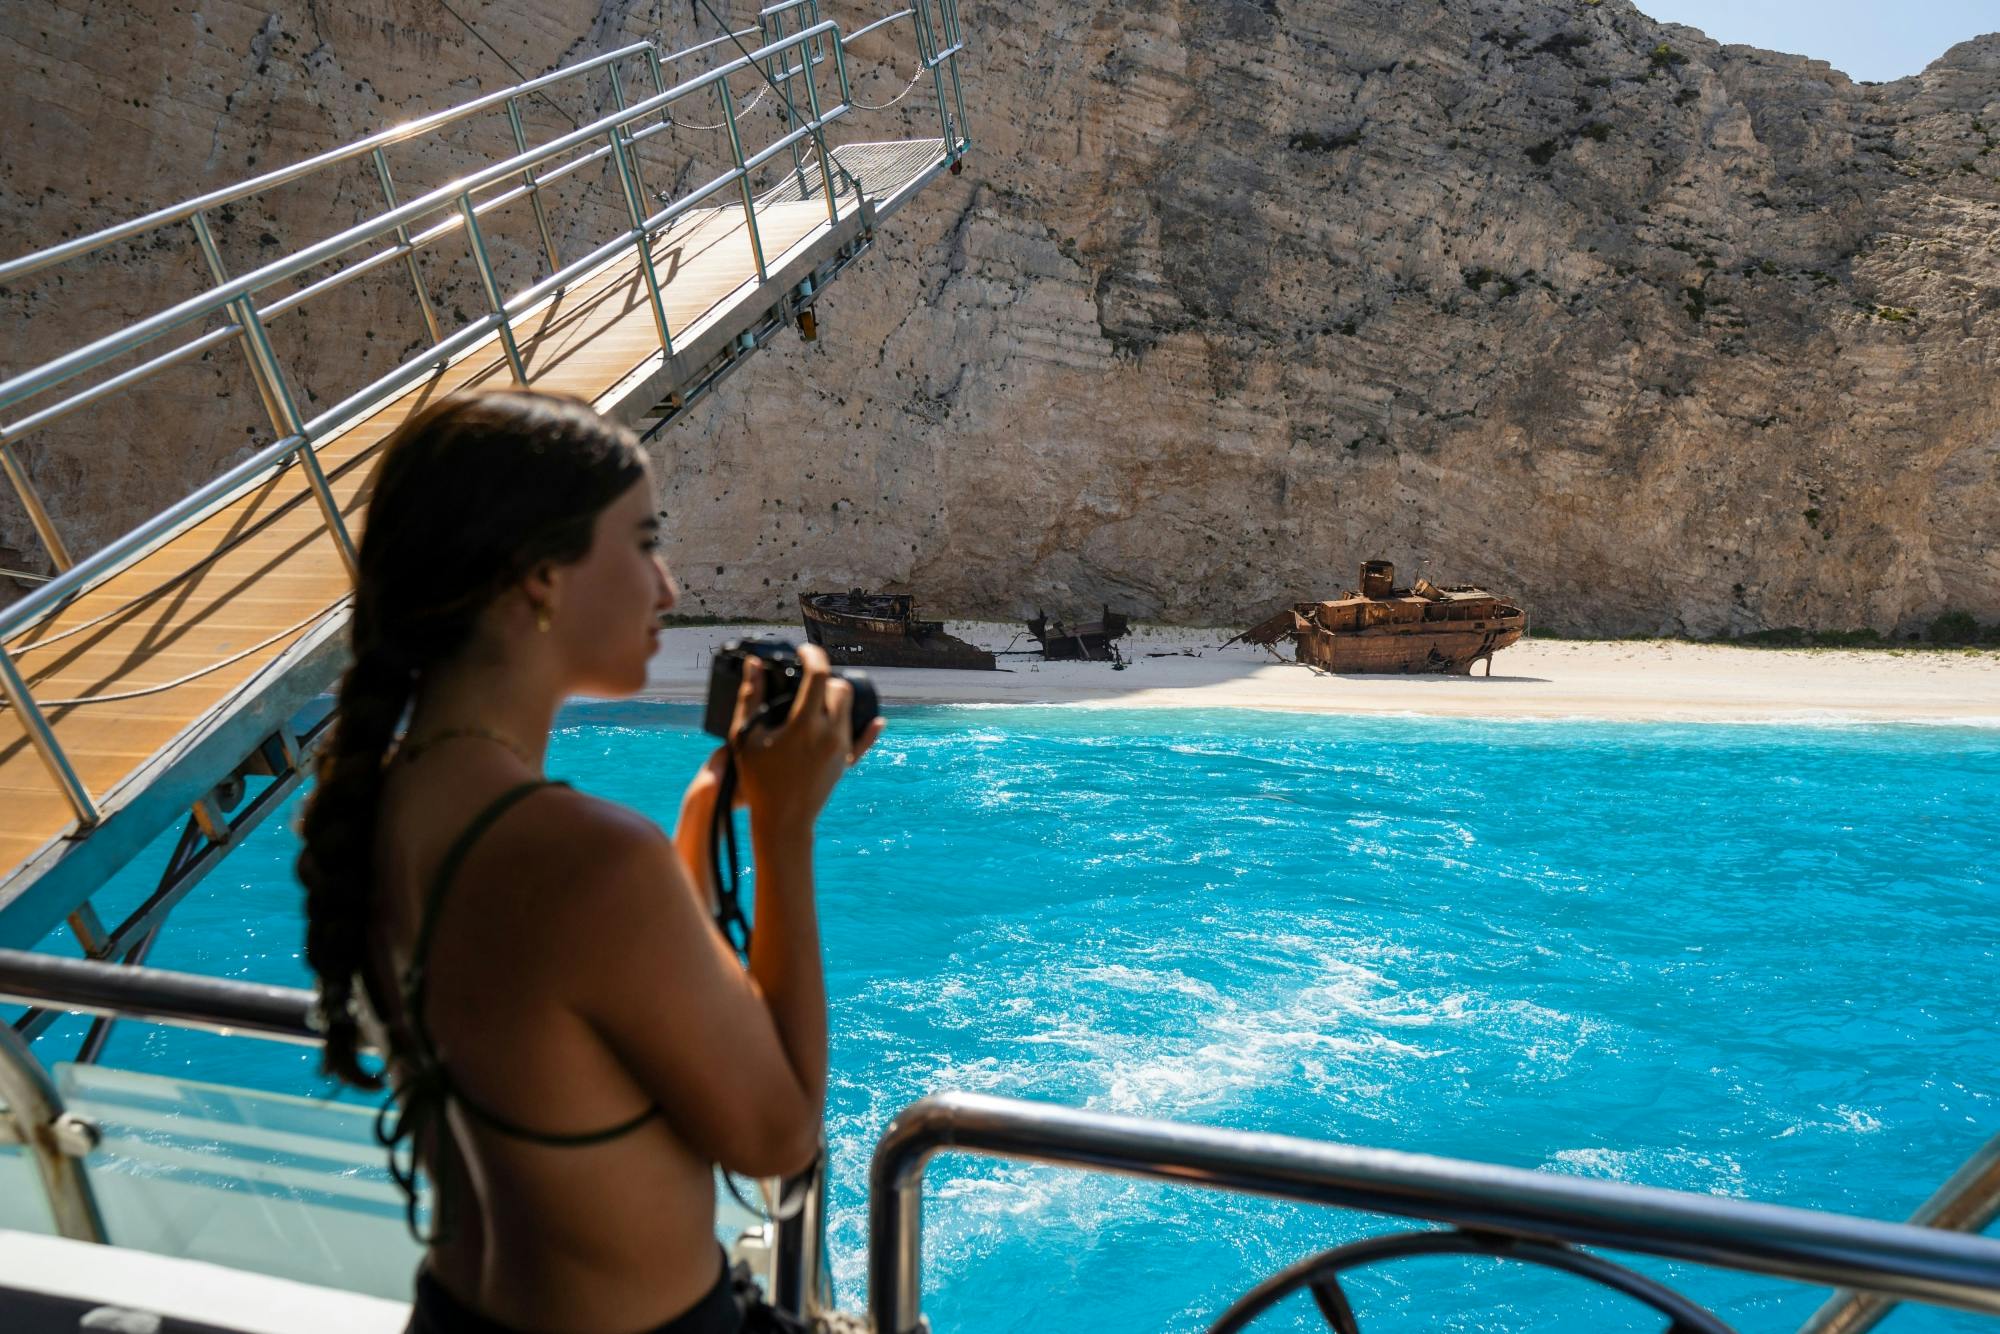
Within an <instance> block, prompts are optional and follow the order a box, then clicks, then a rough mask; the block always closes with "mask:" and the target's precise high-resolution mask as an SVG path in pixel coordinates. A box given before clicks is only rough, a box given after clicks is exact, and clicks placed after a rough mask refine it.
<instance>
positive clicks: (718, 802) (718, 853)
mask: <svg viewBox="0 0 2000 1334" xmlns="http://www.w3.org/2000/svg"><path fill="white" fill-rule="evenodd" d="M725 846H726V847H727V856H726V857H725V855H724V848H725ZM725 863H726V865H725ZM708 865H709V873H710V877H711V879H712V881H713V883H714V885H715V926H716V929H717V930H718V931H720V932H722V937H723V939H724V940H727V941H728V942H729V944H730V946H731V947H732V948H733V949H735V951H736V952H737V953H738V954H740V955H742V956H743V961H744V962H745V963H748V962H749V961H750V919H749V918H747V917H745V916H744V915H743V858H742V855H741V853H740V852H739V850H738V846H737V842H736V747H735V746H734V745H733V744H732V745H731V746H730V747H729V751H728V754H727V756H726V757H725V758H724V759H723V761H722V783H721V786H720V787H719V788H718V789H717V790H716V794H715V813H714V814H713V815H712V816H711V817H710V824H709V831H708Z"/></svg>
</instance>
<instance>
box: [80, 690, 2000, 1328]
mask: <svg viewBox="0 0 2000 1334" xmlns="http://www.w3.org/2000/svg"><path fill="white" fill-rule="evenodd" d="M894 717H895V722H894V727H893V729H892V731H891V732H890V733H889V734H888V736H887V737H886V738H885V739H884V740H883V742H882V743H881V745H880V746H879V747H878V750H877V753H876V754H875V755H873V756H871V757H870V758H869V760H868V761H867V762H866V764H864V765H863V766H862V768H861V769H859V770H858V771H857V772H856V774H855V775H854V777H853V778H852V780H851V781H850V782H849V783H848V784H847V785H846V786H845V787H843V789H842V790H841V792H840V793H839V794H838V795H837V797H836V799H835V802H834V804H833V806H832V807H831V808H830V810H829V811H828V814H827V816H826V818H825V821H824V824H823V826H822V828H823V857H822V862H821V902H822V917H823V922H824V929H825V934H826V947H827V958H828V967H829V983H830V988H831V994H832V1003H833V1008H834V1033H835V1043H834V1066H835V1075H834V1084H833V1089H832V1105H831V1109H830V1114H829V1127H828V1131H829V1137H830V1140H831V1142H832V1145H833V1154H834V1163H835V1177H834V1214H833V1220H832V1225H831V1233H832V1242H833V1246H834V1248H835V1251H836V1254H837V1256H838V1268H837V1273H838V1277H839V1283H840V1287H841V1292H842V1295H843V1297H844V1298H845V1299H846V1300H847V1301H848V1302H849V1303H858V1302H859V1301H860V1293H861V1285H862V1281H863V1278H862V1245H863V1240H864V1235H865V1233H864V1215H863V1209H862V1195H863V1181H864V1174H865V1166H866V1160H867V1155H868V1152H869V1150H870V1148H871V1147H872V1145H873V1142H874V1140H875V1138H876V1136H877V1135H878V1134H879V1133H880V1131H881V1129H882V1127H883V1125H884V1124H885V1123H886V1122H887V1120H888V1119H889V1117H890V1116H891V1115H892V1114H893V1112H894V1111H895V1110H896V1109H898V1108H900V1107H901V1106H903V1105H905V1104H906V1103H908V1102H910V1101H912V1100H914V1099H916V1098H918V1097H920V1096H922V1095H923V1094H925V1093H928V1092H931V1091H935V1090H941V1089H976V1090H983V1091H988V1092H993V1093H1001V1094H1008V1095H1012V1096H1019V1097H1028V1098H1042V1099H1048V1100H1052V1101H1060V1102H1065V1103H1075V1104H1082V1105H1085V1106H1089V1107H1093V1108H1099V1109H1104V1110H1110V1111H1119V1112H1132V1113H1140V1114H1146V1115H1154V1116H1163V1117H1173V1118H1179V1119H1185V1120H1190V1121H1198V1122H1203V1123H1208V1124H1213V1125H1225V1126H1239V1127H1245V1128H1250V1129H1257V1130H1271V1131H1283V1132H1287V1133H1293V1134H1300V1135H1310V1136H1323V1137H1327V1138H1332V1139H1339V1140H1346V1141H1352V1142H1358V1143H1364V1144H1371V1145H1379V1146H1384V1147H1394V1148H1401V1149H1410V1150H1418V1151H1424V1152H1431V1153H1441V1154H1450V1155H1458V1156H1464V1157H1472V1158H1480V1159H1487V1160H1492V1161H1497V1162H1502V1163H1509V1164H1513V1165H1517V1166H1522V1167H1528V1168H1536V1169H1542V1170H1548V1171H1556V1172H1571V1173H1578V1174H1583V1175H1589V1176H1601V1177H1610V1178H1616V1179H1620V1180H1628V1181H1637V1182H1646V1183H1650V1184H1654V1185H1661V1186H1671V1187H1677V1188H1681V1189H1687V1190H1696V1191H1708V1192H1716V1193H1722V1194H1729V1195H1739V1196H1746V1197H1751V1198H1756V1199H1762V1200H1770V1201H1775V1202H1780V1203H1787V1204H1798V1205H1809V1206H1820V1207H1826V1208H1832V1209H1838V1210H1842V1211H1847V1212H1852V1213H1857V1214H1866V1215H1872V1216H1877V1217H1885V1218H1896V1217H1901V1216H1903V1215H1905V1214H1907V1213H1908V1212H1909V1211H1910V1210H1911V1209H1912V1208H1914V1207H1915V1206H1916V1205H1917V1204H1918V1203H1919V1202H1920V1201H1921V1200H1922V1199H1923V1198H1924V1197H1925V1196H1926V1195H1928V1194H1929V1193H1930V1191H1931V1189H1932V1188H1933V1187H1935V1186H1936V1184H1937V1183H1938V1182H1939V1181H1940V1180H1941V1179H1942V1178H1943V1177H1944V1175H1945V1174H1946V1173H1947V1172H1949V1171H1950V1169H1951V1168H1952V1167H1953V1166H1955V1165H1956V1164H1957V1163H1958V1162H1959V1161H1960V1160H1961V1159H1963V1158H1964V1157H1965V1156H1966V1155H1967V1154H1969V1153H1970V1152H1971V1151H1972V1150H1973V1149H1974V1148H1976V1147H1977V1146H1978V1145H1979V1144H1980V1143H1981V1142H1983V1141H1984V1140H1985V1139H1986V1138H1987V1137H1988V1136H1990V1135H1992V1134H1994V1133H1995V1132H1996V1131H2000V1038H1996V1036H1995V1032H1994V1027H1993V1019H1994V1015H1995V1014H1996V1013H2000V970H1996V968H1995V953H1996V950H2000V887H1996V885H1995V883H1994V873H1993V871H1992V869H1991V868H1993V867H1994V866H1996V865H2000V857H1996V854H1997V853H2000V801H1996V800H1995V798H1994V795H1993V794H1994V793H1996V792H2000V732H1996V731H1988V730H1973V729H1950V728H1886V727H1885V728H1819V729H1812V728H1795V727H1775V726H1769V727H1766V726H1711V727H1677V726H1634V725H1618V726H1612V725H1594V724H1580V723H1552V724H1542V723H1534V724H1506V723H1479V722H1437V721H1419V720H1355V719H1345V718H1338V719H1337V718H1298V717H1289V716H1278V715H1269V714H1255V713H1246V712H1236V711H1213V712H1200V713H1197V712H1179V711H1175V712H1167V711H1159V712H1152V711H1098V710H1082V709H997V708H977V709H969V708H959V709H933V710H922V711H916V710H911V711H897V712H896V714H895V715H894ZM565 721H566V726H565V728H564V730H563V731H562V732H561V734H560V735H559V737H558V739H557V742H556V745H555V748H554V753H553V758H552V761H551V765H550V771H551V773H553V774H556V775H559V776H563V777H567V778H569V779H571V780H572V781H574V782H576V783H578V784H579V785H580V786H583V787H586V788H588V789H590V790H592V791H595V792H598V793H601V794H603V795H606V796H609V797H612V798H615V799H618V800H621V801H625V802H628V803H630V804H632V805H634V806H636V807H638V808H640V809H642V810H644V811H646V812H648V813H650V814H651V815H653V816H654V817H655V818H657V819H659V820H661V821H663V822H664V821H670V820H671V819H672V817H673V814H674V811H675V809H676V807H677V804H678V797H679V787H680V783H681V782H682V781H683V779H684V777H685V775H686V774H688V773H689V772H690V771H691V770H692V768H693V767H694V765H695V764H696V763H697V762H698V761H699V759H700V758H701V757H702V755H704V754H705V753H706V750H707V742H706V740H705V739H704V738H703V737H701V736H700V735H699V734H698V733H697V732H696V731H695V730H694V722H695V715H694V711H693V710H692V709H691V708H682V707H676V706H660V705H644V706H642V705H616V706H611V705H604V706H588V707H582V708H578V709H575V710H572V711H571V712H570V713H569V714H567V715H566V720H565ZM293 851H294V848H293V842H292V838H291V835H290V834H289V833H288V832H287V830H286V829H285V827H284V826H281V825H279V824H275V823H274V824H272V825H270V826H268V827H267V828H266V829H264V830H263V831H260V832H259V833H258V834H257V835H256V836H255V837H254V838H253V839H252V840H251V843H250V845H249V846H248V847H246V848H245V849H244V850H243V851H242V852H241V853H240V854H238V855H237V856H235V857H234V858H232V859H231V861H230V862H229V863H227V864H226V865H225V866H224V867H223V868H222V870H221V871H220V872H218V873H217V874H216V875H214V876H212V877H211V878H210V879H209V881H208V882H206V883H205V884H204V885H203V886H202V887H201V889H200V890H199V891H198V892H197V894H196V895H195V896H193V897H192V898H191V899H190V900H189V901H188V902H187V903H186V904H185V905H183V906H182V907H181V908H180V909H179V910H178V913H177V915H176V917H175V919H174V922H173V925H172V928H171V929H170V931H169V932H168V933H167V935H166V937H165V938H164V940H163V941H162V943H161V946H160V948H159V949H158V950H157V951H156V953H155V955H154V960H153V961H154V962H155V963H157V964H159V965H161V966H163V967H176V968H187V969H193V970H197V971H203V972H210V973H216V974H220V975H225V976H238V977H251V978H257V979H262V980H270V981H278V982H288V983H297V982H300V981H302V979H303V972H302V966H301V964H300V962H299V957H298V937H299V928H298V922H297V897H298V896H297V891H296V889H295V888H294V886H293V884H292V882H291V880H290V873H289V866H290V860H291V856H292V854H293ZM162 855H164V851H163V852H162ZM156 861H157V859H156ZM150 873H151V872H148V874H150ZM141 879H142V878H141V877H140V876H139V874H138V873H137V872H134V873H133V874H132V875H131V877H130V878H129V879H128V881H127V882H126V883H124V884H123V885H121V887H120V892H121V893H123V894H124V895H125V896H126V897H128V898H133V899H136V898H137V897H138V895H139V894H141V893H142V892H143V890H144V889H145V888H146V885H144V884H143V883H141ZM106 1059H107V1061H109V1062H110V1063H112V1064H118V1065H124V1066H130V1067H134V1068H142V1069H157V1070H170V1071H174V1072H177V1073H185V1074H188V1075H191V1076H194V1077H197V1078H210V1079H224V1080H231V1081H236V1082H246V1083H257V1084H261V1085H263V1086H266V1087H271V1088H277V1089H283V1090H287V1091H310V1090H314V1089H317V1088H318V1087H319V1084H318V1081H317V1080H316V1079H315V1078H314V1077H313V1075H312V1073H311V1069H310V1065H309V1058H308V1057H307V1056H305V1055H304V1054H302V1053H295V1052H292V1051H289V1050H285V1049H280V1048H272V1047H268V1046H265V1045H262V1044H246V1043H241V1042H235V1043H231V1042H225V1041H222V1040H220V1039H213V1038H205V1037H202V1036H199V1035H192V1034H185V1033H173V1032H167V1031H163V1030H147V1029H144V1028H142V1027H140V1026H137V1025H126V1026H124V1027H122V1028H121V1029H120V1030H119V1032H118V1034H117V1035H116V1036H115V1037H114V1039H113V1042H112V1050H111V1051H110V1053H109V1054H108V1056H107V1058H106ZM930 1180H931V1190H930V1196H929V1200H930V1203H929V1209H928V1219H927V1233H926V1238H927V1254H928V1257H929V1260H930V1262H931V1263H930V1268H929V1271H928V1272H929V1275H930V1278H929V1288H930V1295H929V1296H928V1297H927V1311H928V1313H929V1314H930V1316H931V1318H932V1320H933V1323H934V1325H935V1327H936V1328H938V1329H939V1330H940V1331H947V1332H949V1331H960V1332H963V1334H1002V1332H1003V1331H1006V1332H1012V1331H1024V1332H1025V1331H1030V1330H1036V1331H1039V1330H1047V1329H1052V1328H1069V1327H1078V1328H1095V1329H1106V1330H1116V1331H1127V1330H1129V1331H1144V1330H1156V1329H1187V1328H1193V1327H1199V1326H1201V1325H1202V1324H1204V1323H1205V1321H1206V1318H1208V1317H1212V1316H1213V1315H1214V1314H1216V1313H1217V1312H1219V1311H1220V1310H1221V1309H1222V1308H1223V1307H1224V1306H1225V1305H1227V1304H1228V1302H1229V1301H1231V1300H1232V1299H1233V1298H1234V1297H1235V1296H1236V1295H1238V1294H1239V1293H1241V1292H1242V1291H1243V1290H1244V1289H1246V1288H1248V1287H1249V1286H1250V1285H1251V1284H1253V1283H1254V1282H1256V1281H1257V1280H1258V1279H1259V1278H1261V1277H1262V1276H1264V1275H1266V1274H1268V1273H1269V1272H1271V1271H1272V1270H1273V1269H1275V1268H1277V1267H1279V1266H1280V1265H1282V1264H1284V1263H1287V1262H1289V1261H1291V1260H1294V1259H1296V1258H1299V1257H1301V1256H1303V1255H1305V1254H1308V1253H1310V1252H1311V1251H1313V1250H1316V1249H1318V1248H1320V1247H1323V1246H1326V1245H1329V1244H1333V1243H1335V1242H1337V1241H1339V1240H1342V1239H1345V1238H1349V1237H1352V1236H1356V1235H1360V1234H1361V1233H1363V1232H1365V1231H1371V1230H1382V1225H1381V1224H1380V1223H1379V1222H1371V1221H1369V1220H1365V1219H1360V1218H1357V1217H1355V1216H1352V1215H1343V1214H1338V1213H1333V1212H1330V1211H1324V1210H1314V1209H1307V1208H1292V1207H1288V1206H1284V1205H1280V1204H1274V1203H1272V1202H1269V1201H1262V1200H1249V1199H1235V1198H1230V1197H1224V1196H1211V1195H1207V1194H1204V1193H1201V1192H1197V1191H1193V1190H1187V1189H1166V1188H1159V1187H1154V1186H1150V1185H1145V1184H1141V1183H1135V1182H1129V1181H1123V1180H1116V1179H1111V1178H1097V1177H1086V1176H1083V1175H1080V1174H1075V1173H1066V1172H1059V1171H1053V1170H1044V1169H1035V1168H1019V1167H1012V1166H1005V1165H1000V1164H994V1163H983V1162H973V1161H971V1160H965V1159H944V1160H941V1161H940V1162H939V1163H938V1164H936V1165H935V1166H933V1168H932V1170H931V1177H930ZM1639 1267H1641V1268H1644V1269H1646V1270H1648V1271H1649V1272H1653V1273H1662V1274H1668V1275H1670V1276H1671V1277H1672V1278H1673V1279H1674V1281H1676V1282H1677V1283H1678V1284H1679V1285H1680V1286H1682V1287H1683V1288H1684V1290H1686V1291H1687V1292H1689V1293H1690V1294H1691V1295H1692V1296H1694V1297H1695V1298H1696V1299H1698V1300H1701V1301H1703V1302H1706V1303H1708V1304H1710V1305H1712V1306H1713V1307H1715V1308H1716V1309H1717V1310H1718V1311H1719V1312H1720V1313H1721V1314H1722V1315H1723V1316H1724V1317H1725V1318H1726V1319H1728V1320H1730V1321H1732V1322H1733V1323H1735V1324H1737V1325H1738V1326H1739V1327H1741V1328H1743V1329H1746V1330H1756V1329H1790V1328H1792V1327H1794V1326H1795V1325H1796V1324H1797V1323H1798V1321H1799V1320H1801V1319H1803V1318H1804V1316H1805V1315H1806V1314H1807V1313H1808V1312H1809V1311H1810V1310H1811V1309H1812V1308H1813V1306H1814V1305H1816V1303H1817V1302H1818V1300H1819V1298H1820V1296H1821V1295H1822V1294H1820V1293H1818V1292H1816V1291H1812V1290H1807V1289H1794V1288H1791V1287H1790V1286H1789V1285H1784V1284H1779V1283H1773V1282H1768V1281H1763V1280H1755V1279H1746V1278H1740V1277H1736V1276H1731V1275H1726V1274H1715V1273H1711V1272H1707V1271H1700V1270H1692V1269H1680V1268H1676V1267H1668V1266H1661V1265H1654V1264H1650V1263H1647V1262H1639ZM946 1274H948V1275H949V1276H950V1279H949V1282H944V1281H941V1276H942V1275H946ZM1355 1290H1356V1293H1357V1300H1356V1305H1357V1308H1358V1309H1359V1311H1360V1313H1361V1318H1362V1324H1363V1327H1364V1328H1367V1329H1370V1330H1373V1331H1385V1330H1386V1331H1417V1330H1466V1331H1471V1330H1481V1331H1488V1330H1490V1331H1502V1330H1505V1331H1519V1330H1556V1329H1563V1330H1579V1329H1590V1330H1624V1329H1634V1330H1657V1329H1658V1328H1659V1327H1660V1324H1661V1321H1660V1320H1659V1319H1657V1318H1654V1317H1651V1316H1649V1315H1645V1314H1642V1313H1640V1312H1639V1311H1638V1310H1637V1308H1634V1307H1632V1306H1630V1305H1629V1304H1626V1303H1624V1302H1623V1301H1621V1300H1620V1299H1617V1298H1613V1297H1609V1296H1603V1297H1600V1296H1598V1295H1596V1293H1595V1290H1594V1289H1589V1288H1587V1287H1584V1286H1583V1285H1581V1284H1580V1283H1579V1282H1578V1281H1576V1280H1572V1279H1566V1278H1559V1277H1553V1276H1551V1277H1543V1276H1538V1275H1533V1274H1526V1273H1520V1272H1516V1271H1511V1270H1509V1271H1499V1270H1495V1269H1492V1268H1490V1267H1486V1266H1475V1265H1471V1264H1468V1263H1465V1262H1459V1261H1448V1260H1425V1261H1415V1262H1404V1263H1402V1264H1399V1265H1397V1266H1394V1267H1391V1268H1389V1269H1385V1270H1380V1271H1374V1272H1373V1273H1372V1274H1370V1275H1369V1276H1366V1277H1363V1278H1362V1279H1360V1280H1358V1281H1357V1283H1356V1285H1355ZM1894 1327H1895V1328H1900V1329H1906V1330H1911V1331H1919V1330H1922V1331H1945V1330H1961V1329H1964V1330H1970V1329H1973V1328H1975V1327H1979V1328H1986V1327H1990V1326H1987V1325H1986V1324H1985V1323H1984V1322H1978V1321H1975V1320H1973V1319H1972V1318H1971V1317H1968V1316H1959V1315H1951V1314H1945V1313H1937V1312H1930V1311H1921V1310H1911V1311H1907V1312H1905V1313H1903V1314H1902V1315H1899V1316H1898V1317H1896V1322H1895V1325H1894ZM1259 1328H1268V1329H1274V1330H1275V1329H1313V1328H1323V1326H1322V1325H1320V1324H1319V1323H1318V1321H1317V1317H1315V1316H1312V1315H1310V1314H1309V1312H1308V1310H1307V1308H1305V1307H1304V1306H1303V1305H1301V1306H1299V1307H1297V1308H1295V1309H1293V1308H1288V1309H1287V1310H1286V1311H1285V1312H1283V1313H1281V1314H1279V1315H1275V1316H1273V1317H1271V1318H1269V1319H1267V1321H1266V1322H1264V1324H1262V1325H1260V1326H1259Z"/></svg>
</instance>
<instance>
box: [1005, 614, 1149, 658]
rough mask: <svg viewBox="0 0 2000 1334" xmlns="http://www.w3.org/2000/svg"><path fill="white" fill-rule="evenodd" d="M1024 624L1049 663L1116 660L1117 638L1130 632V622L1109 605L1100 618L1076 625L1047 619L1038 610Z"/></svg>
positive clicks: (1121, 637) (1117, 656)
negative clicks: (1033, 617) (1030, 619)
mask: <svg viewBox="0 0 2000 1334" xmlns="http://www.w3.org/2000/svg"><path fill="white" fill-rule="evenodd" d="M1027 625H1028V633H1029V634H1031V635H1033V636H1034V637H1035V642H1036V643H1038V644H1040V645H1041V646H1042V657H1043V658H1045V659H1046V660H1048V661H1049V662H1118V661H1120V659H1119V655H1118V641H1119V640H1120V639H1123V638H1124V637H1125V636H1126V635H1128V634H1130V633H1131V632H1132V623H1131V622H1130V621H1129V620H1127V619H1126V618H1125V617H1124V616H1123V615H1122V614H1121V613H1119V612H1115V611H1113V610H1111V608H1110V607H1109V606H1106V607H1104V609H1103V614H1102V616H1101V617H1100V619H1098V620H1095V621H1083V622H1081V623H1079V624H1076V625H1071V624H1069V623H1068V622H1066V621H1051V620H1050V619H1049V618H1048V617H1046V616H1044V615H1043V614H1042V613H1041V612H1040V611H1039V610H1038V611H1036V613H1035V619H1033V620H1032V621H1029V622H1028V623H1027Z"/></svg>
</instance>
